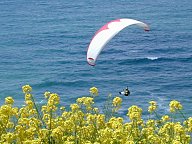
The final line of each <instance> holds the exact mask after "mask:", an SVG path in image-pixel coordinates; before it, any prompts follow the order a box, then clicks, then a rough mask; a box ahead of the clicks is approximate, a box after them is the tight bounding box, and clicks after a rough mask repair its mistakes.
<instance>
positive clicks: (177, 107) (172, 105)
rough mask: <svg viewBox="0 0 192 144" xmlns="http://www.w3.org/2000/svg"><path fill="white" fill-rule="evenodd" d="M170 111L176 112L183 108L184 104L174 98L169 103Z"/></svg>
mask: <svg viewBox="0 0 192 144" xmlns="http://www.w3.org/2000/svg"><path fill="white" fill-rule="evenodd" d="M169 107H170V112H175V111H177V110H182V108H183V106H182V105H181V104H180V102H178V101H176V100H173V101H171V102H170V104H169Z"/></svg>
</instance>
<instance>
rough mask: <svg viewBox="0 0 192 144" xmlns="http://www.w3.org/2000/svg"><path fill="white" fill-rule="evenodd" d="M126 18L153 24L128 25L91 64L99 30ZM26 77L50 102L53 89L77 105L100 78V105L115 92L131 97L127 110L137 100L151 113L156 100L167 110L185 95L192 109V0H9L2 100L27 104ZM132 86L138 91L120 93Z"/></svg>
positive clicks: (0, 62)
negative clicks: (92, 44)
mask: <svg viewBox="0 0 192 144" xmlns="http://www.w3.org/2000/svg"><path fill="white" fill-rule="evenodd" d="M119 18H132V19H136V20H139V21H143V22H145V23H147V24H148V25H149V26H150V29H151V30H150V31H149V32H144V31H143V30H141V29H139V28H137V27H136V26H130V27H128V28H125V29H124V30H123V31H121V32H120V33H118V34H117V35H116V36H115V37H114V38H113V39H112V40H111V41H110V42H109V43H108V44H107V45H106V46H105V48H104V49H103V51H102V52H101V54H100V56H99V58H98V60H97V64H96V66H95V67H91V66H90V65H88V64H87V62H86V52H87V48H88V45H89V43H90V41H91V39H92V37H93V36H94V34H95V32H96V31H97V30H98V29H99V28H100V27H101V26H103V25H104V24H106V23H107V22H109V21H111V20H115V19H119ZM26 84H29V85H31V86H32V88H33V92H32V94H33V95H34V97H35V99H36V101H37V102H42V103H44V102H45V100H44V96H43V94H44V92H45V91H50V92H53V93H58V94H59V95H60V97H61V105H64V106H69V105H70V104H71V103H74V102H75V100H76V99H77V98H78V97H81V96H88V95H89V88H91V87H93V86H95V87H97V88H98V90H99V96H98V97H97V98H96V99H95V104H96V105H98V107H101V108H102V107H103V105H104V102H105V100H106V97H107V96H108V95H109V94H112V95H113V96H120V97H121V98H122V99H123V103H122V108H121V109H120V111H119V113H120V114H121V115H122V116H125V115H126V113H127V109H128V107H130V106H131V105H138V106H140V107H141V108H143V115H144V117H145V116H147V114H148V112H147V107H148V106H149V104H148V102H149V101H151V100H155V101H157V103H158V108H159V112H160V113H161V114H166V113H168V112H169V102H170V101H171V100H178V101H180V102H181V104H182V105H183V109H184V110H183V111H184V114H185V115H187V116H191V114H192V107H191V104H192V1H191V0H182V1H176V0H170V1H167V0H159V1H154V0H145V1H140V0H129V1H128V0H113V1H111V0H97V1H89V0H78V1H72V0H65V1H64V0H54V1H52V0H31V1H25V0H1V1H0V104H3V103H4V98H5V97H7V96H12V97H13V98H14V99H15V105H18V106H21V105H23V104H24V102H23V100H24V95H23V93H22V86H23V85H26ZM127 86H128V87H129V89H130V91H131V95H130V96H128V97H125V96H122V95H119V91H122V90H123V89H125V88H126V87H127Z"/></svg>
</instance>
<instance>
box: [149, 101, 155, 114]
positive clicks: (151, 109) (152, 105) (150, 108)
mask: <svg viewBox="0 0 192 144" xmlns="http://www.w3.org/2000/svg"><path fill="white" fill-rule="evenodd" d="M149 103H150V106H149V107H148V112H150V113H152V112H153V111H155V110H156V109H157V102H155V101H150V102H149Z"/></svg>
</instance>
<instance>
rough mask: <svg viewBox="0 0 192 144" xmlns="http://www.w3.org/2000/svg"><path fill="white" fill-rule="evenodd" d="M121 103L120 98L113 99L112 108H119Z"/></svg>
mask: <svg viewBox="0 0 192 144" xmlns="http://www.w3.org/2000/svg"><path fill="white" fill-rule="evenodd" d="M121 103H122V99H121V98H120V97H115V98H114V99H113V106H120V105H121Z"/></svg>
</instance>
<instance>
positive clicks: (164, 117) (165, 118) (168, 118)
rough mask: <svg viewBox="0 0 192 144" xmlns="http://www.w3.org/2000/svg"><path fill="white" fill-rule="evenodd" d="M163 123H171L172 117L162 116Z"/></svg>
mask: <svg viewBox="0 0 192 144" xmlns="http://www.w3.org/2000/svg"><path fill="white" fill-rule="evenodd" d="M161 119H162V121H163V122H165V121H169V120H170V117H169V116H168V115H164V116H162V118H161Z"/></svg>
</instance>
